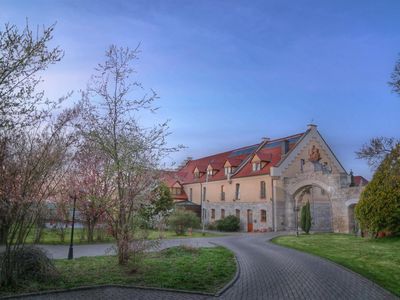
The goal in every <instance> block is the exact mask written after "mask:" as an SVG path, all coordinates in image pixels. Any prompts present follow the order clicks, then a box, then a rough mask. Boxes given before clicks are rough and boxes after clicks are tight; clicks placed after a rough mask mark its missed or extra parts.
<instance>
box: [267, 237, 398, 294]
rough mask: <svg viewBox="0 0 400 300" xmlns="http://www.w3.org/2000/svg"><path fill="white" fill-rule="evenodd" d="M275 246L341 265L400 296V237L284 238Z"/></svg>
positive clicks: (274, 240) (277, 241) (278, 240)
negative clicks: (309, 254) (319, 257)
mask: <svg viewBox="0 0 400 300" xmlns="http://www.w3.org/2000/svg"><path fill="white" fill-rule="evenodd" d="M272 242H273V243H275V244H278V245H281V246H287V247H290V248H294V249H297V250H301V251H304V252H309V253H312V254H315V255H318V256H321V257H324V258H327V259H329V260H332V261H334V262H336V263H338V264H341V265H343V266H345V267H347V268H349V269H351V270H353V271H355V272H357V273H360V274H361V275H363V276H365V277H367V278H369V279H371V280H373V281H375V282H376V283H377V284H379V285H381V286H382V287H384V288H386V289H388V290H389V291H391V292H393V293H394V294H396V295H397V296H400V237H392V238H382V239H367V238H360V237H355V236H352V235H348V234H310V235H300V236H299V237H296V236H281V237H277V238H274V239H273V240H272Z"/></svg>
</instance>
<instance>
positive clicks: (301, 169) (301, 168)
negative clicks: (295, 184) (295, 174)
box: [300, 159, 305, 172]
mask: <svg viewBox="0 0 400 300" xmlns="http://www.w3.org/2000/svg"><path fill="white" fill-rule="evenodd" d="M304 164H305V160H304V159H301V160H300V171H301V172H303V167H304Z"/></svg>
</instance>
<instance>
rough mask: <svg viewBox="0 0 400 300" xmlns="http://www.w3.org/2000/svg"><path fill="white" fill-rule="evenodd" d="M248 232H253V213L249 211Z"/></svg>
mask: <svg viewBox="0 0 400 300" xmlns="http://www.w3.org/2000/svg"><path fill="white" fill-rule="evenodd" d="M247 232H253V211H252V210H251V209H248V210H247Z"/></svg>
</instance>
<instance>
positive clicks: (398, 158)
mask: <svg viewBox="0 0 400 300" xmlns="http://www.w3.org/2000/svg"><path fill="white" fill-rule="evenodd" d="M355 213H356V217H357V219H358V221H359V223H360V226H361V229H362V230H367V231H368V232H370V233H371V234H373V235H375V236H376V235H377V234H378V232H379V231H384V230H387V231H390V232H392V233H394V234H399V233H400V144H398V145H397V146H396V147H395V148H394V149H393V150H392V151H391V152H390V154H388V155H387V156H386V158H385V159H384V160H383V161H382V163H381V164H380V166H379V167H378V169H377V171H376V172H375V174H374V176H373V178H372V180H371V182H370V183H369V184H368V185H367V186H366V188H365V190H364V191H363V192H362V194H361V197H360V202H359V203H358V204H357V206H356V209H355Z"/></svg>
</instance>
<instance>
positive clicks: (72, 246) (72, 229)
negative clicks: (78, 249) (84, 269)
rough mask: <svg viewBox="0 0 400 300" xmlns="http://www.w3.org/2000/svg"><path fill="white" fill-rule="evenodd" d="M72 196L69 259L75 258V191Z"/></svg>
mask: <svg viewBox="0 0 400 300" xmlns="http://www.w3.org/2000/svg"><path fill="white" fill-rule="evenodd" d="M70 197H71V198H72V199H74V206H73V209H72V228H71V242H70V244H69V250H68V259H73V258H74V227H75V206H76V193H74V195H73V196H70Z"/></svg>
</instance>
